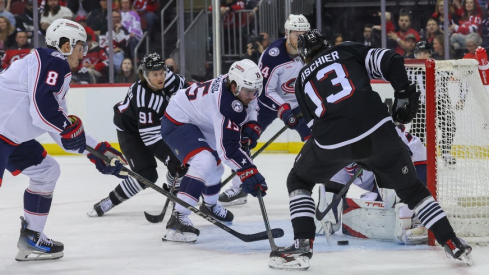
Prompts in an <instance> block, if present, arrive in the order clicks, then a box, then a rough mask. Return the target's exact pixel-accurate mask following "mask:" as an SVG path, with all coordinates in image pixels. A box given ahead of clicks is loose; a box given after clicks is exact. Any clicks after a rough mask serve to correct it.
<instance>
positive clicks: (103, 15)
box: [87, 0, 108, 35]
mask: <svg viewBox="0 0 489 275" xmlns="http://www.w3.org/2000/svg"><path fill="white" fill-rule="evenodd" d="M99 3H100V8H99V9H95V10H93V11H91V12H90V13H89V14H88V15H87V24H88V26H89V27H90V28H92V30H93V31H94V32H95V34H96V35H101V34H102V35H103V34H104V33H107V19H108V18H107V0H100V1H99Z"/></svg>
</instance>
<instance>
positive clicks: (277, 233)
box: [87, 145, 284, 242]
mask: <svg viewBox="0 0 489 275" xmlns="http://www.w3.org/2000/svg"><path fill="white" fill-rule="evenodd" d="M87 151H88V152H90V153H91V154H93V155H95V156H96V157H98V158H100V159H102V160H103V161H105V162H107V163H110V162H111V159H109V157H107V156H106V155H103V154H101V153H99V152H98V151H97V150H95V149H93V148H92V147H90V146H88V145H87ZM122 169H123V170H124V171H126V172H127V173H128V174H129V176H131V177H133V178H135V179H136V180H137V181H139V182H141V183H143V184H144V185H146V186H147V187H150V188H151V189H153V190H155V191H156V192H158V193H160V194H162V195H164V196H166V197H167V198H169V199H170V200H171V201H173V202H174V203H178V204H180V205H182V206H183V207H185V208H187V209H188V210H190V211H192V212H194V213H195V214H197V215H199V216H200V217H202V218H204V219H205V220H207V221H208V222H210V223H212V224H213V225H215V226H217V227H219V228H221V229H222V230H224V231H226V232H228V233H229V234H231V235H233V236H235V237H236V238H238V239H240V240H242V241H243V242H255V241H261V240H266V239H267V238H268V236H267V232H266V231H262V232H258V233H254V234H243V233H240V232H237V231H236V230H233V229H232V228H230V227H228V226H226V225H225V224H222V223H221V222H219V221H218V220H217V219H216V218H214V217H212V216H210V215H207V214H205V213H202V212H200V211H199V210H198V209H197V208H195V207H193V206H191V205H190V204H188V203H187V202H185V201H183V200H181V199H179V198H177V197H175V196H173V195H172V194H171V193H169V192H167V191H166V190H165V189H163V188H161V187H159V186H158V185H156V184H154V183H152V182H151V181H149V180H148V179H146V178H144V177H142V176H141V175H139V174H137V173H136V172H133V171H131V170H130V169H128V168H126V167H125V166H124V167H122ZM272 235H273V237H274V238H280V237H283V236H284V230H282V229H281V228H274V229H272Z"/></svg>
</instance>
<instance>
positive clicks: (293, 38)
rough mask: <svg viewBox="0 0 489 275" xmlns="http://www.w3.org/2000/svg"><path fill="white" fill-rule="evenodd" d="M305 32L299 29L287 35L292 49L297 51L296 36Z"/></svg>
mask: <svg viewBox="0 0 489 275" xmlns="http://www.w3.org/2000/svg"><path fill="white" fill-rule="evenodd" d="M303 33H305V32H300V31H291V32H290V35H289V43H290V45H291V46H292V48H293V49H294V50H296V51H297V38H298V37H299V35H301V34H303Z"/></svg>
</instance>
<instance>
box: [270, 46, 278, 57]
mask: <svg viewBox="0 0 489 275" xmlns="http://www.w3.org/2000/svg"><path fill="white" fill-rule="evenodd" d="M279 53H280V50H279V49H278V48H277V47H275V48H271V49H270V50H269V51H268V54H269V55H270V56H277V55H278V54H279Z"/></svg>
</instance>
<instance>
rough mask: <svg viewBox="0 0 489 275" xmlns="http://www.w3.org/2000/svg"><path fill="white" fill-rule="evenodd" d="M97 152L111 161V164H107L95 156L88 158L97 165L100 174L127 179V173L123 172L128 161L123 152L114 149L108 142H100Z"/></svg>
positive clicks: (91, 155) (96, 148)
mask: <svg viewBox="0 0 489 275" xmlns="http://www.w3.org/2000/svg"><path fill="white" fill-rule="evenodd" d="M95 150H97V151H98V152H99V153H101V154H103V155H105V156H107V157H108V158H109V159H110V163H107V162H105V161H103V160H102V159H100V158H98V157H96V156H94V155H93V154H88V155H87V158H88V159H89V160H90V161H91V162H93V163H95V167H96V168H97V170H98V171H99V172H100V173H102V174H105V175H114V176H116V177H118V178H121V179H125V178H127V175H128V174H127V172H126V171H124V170H122V167H123V166H124V165H127V161H126V160H125V159H124V157H123V156H122V154H121V152H119V151H117V150H116V149H114V148H112V147H111V146H110V144H109V143H108V142H107V141H104V142H100V143H99V144H98V145H97V147H95Z"/></svg>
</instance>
